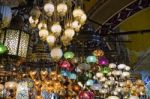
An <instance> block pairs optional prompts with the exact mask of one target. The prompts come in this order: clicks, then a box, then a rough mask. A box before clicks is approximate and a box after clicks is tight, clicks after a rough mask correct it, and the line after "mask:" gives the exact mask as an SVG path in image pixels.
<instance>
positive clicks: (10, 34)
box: [0, 29, 30, 58]
mask: <svg viewBox="0 0 150 99" xmlns="http://www.w3.org/2000/svg"><path fill="white" fill-rule="evenodd" d="M29 40H30V35H29V33H26V32H24V31H23V30H17V29H3V30H0V42H1V43H2V44H4V45H5V46H7V47H8V50H9V52H8V54H9V55H15V56H20V57H25V58H26V56H27V52H28V46H29Z"/></svg>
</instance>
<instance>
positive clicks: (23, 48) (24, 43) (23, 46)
mask: <svg viewBox="0 0 150 99" xmlns="http://www.w3.org/2000/svg"><path fill="white" fill-rule="evenodd" d="M20 38H21V39H20V45H19V52H18V55H19V56H22V57H26V54H27V50H28V42H29V35H28V34H26V33H24V32H21V37H20Z"/></svg>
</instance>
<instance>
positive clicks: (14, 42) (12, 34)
mask: <svg viewBox="0 0 150 99" xmlns="http://www.w3.org/2000/svg"><path fill="white" fill-rule="evenodd" d="M18 39H19V31H17V30H7V33H6V41H5V46H7V47H8V50H9V54H11V55H16V54H17V46H18Z"/></svg>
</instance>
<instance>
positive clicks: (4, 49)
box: [0, 43, 8, 55]
mask: <svg viewBox="0 0 150 99" xmlns="http://www.w3.org/2000/svg"><path fill="white" fill-rule="evenodd" d="M6 52H8V48H7V47H6V46H4V45H3V44H1V43H0V55H1V54H4V53H6Z"/></svg>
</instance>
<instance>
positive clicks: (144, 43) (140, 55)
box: [119, 7, 150, 66]
mask: <svg viewBox="0 0 150 99" xmlns="http://www.w3.org/2000/svg"><path fill="white" fill-rule="evenodd" d="M119 29H120V30H121V31H135V30H148V29H150V7H149V8H146V9H144V10H142V11H140V12H138V13H136V14H134V15H133V16H131V17H129V18H128V19H127V20H125V21H124V22H123V23H122V24H120V26H119ZM127 36H128V37H127V39H128V40H131V41H132V43H126V44H125V46H126V48H128V51H129V58H130V61H131V62H132V63H135V64H136V65H140V64H141V65H146V66H148V65H149V64H150V62H149V60H148V59H147V58H148V56H149V57H150V55H149V53H150V33H146V34H140V33H139V34H133V35H127ZM147 55H148V56H147ZM145 57H146V58H145Z"/></svg>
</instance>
